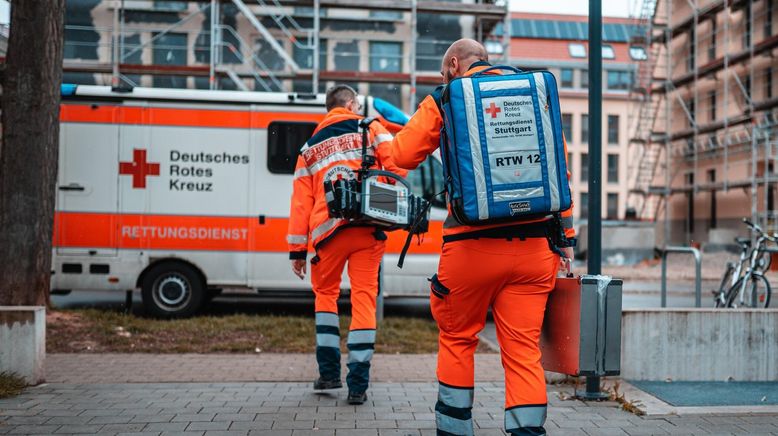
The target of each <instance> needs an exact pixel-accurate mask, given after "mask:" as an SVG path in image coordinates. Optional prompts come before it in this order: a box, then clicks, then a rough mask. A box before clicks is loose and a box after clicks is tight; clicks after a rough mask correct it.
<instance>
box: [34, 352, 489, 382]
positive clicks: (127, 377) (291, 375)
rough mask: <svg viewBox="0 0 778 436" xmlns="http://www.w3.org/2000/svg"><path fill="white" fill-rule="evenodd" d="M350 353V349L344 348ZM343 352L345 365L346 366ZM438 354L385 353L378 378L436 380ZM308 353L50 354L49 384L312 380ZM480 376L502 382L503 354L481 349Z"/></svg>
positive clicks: (375, 371) (374, 374)
mask: <svg viewBox="0 0 778 436" xmlns="http://www.w3.org/2000/svg"><path fill="white" fill-rule="evenodd" d="M344 354H345V353H344ZM345 358H346V356H345V355H344V356H343V359H344V360H343V362H344V363H343V368H344V369H345V368H346V365H345ZM435 362H436V355H435V354H402V355H401V354H380V355H378V357H376V358H375V359H373V366H372V368H371V370H370V373H371V378H372V380H373V381H384V382H398V381H402V382H414V381H419V382H421V381H425V382H426V381H435ZM316 368H317V367H316V358H315V356H314V354H313V353H308V354H277V353H259V354H49V355H48V356H47V357H46V380H47V381H48V382H49V383H142V382H222V381H223V382H250V381H310V380H313V379H314V378H316V376H317V375H318V372H317V369H316ZM476 368H477V371H476V373H477V375H476V380H477V381H502V380H503V371H502V365H501V364H500V355H499V354H496V353H493V354H486V353H483V354H482V353H479V354H476Z"/></svg>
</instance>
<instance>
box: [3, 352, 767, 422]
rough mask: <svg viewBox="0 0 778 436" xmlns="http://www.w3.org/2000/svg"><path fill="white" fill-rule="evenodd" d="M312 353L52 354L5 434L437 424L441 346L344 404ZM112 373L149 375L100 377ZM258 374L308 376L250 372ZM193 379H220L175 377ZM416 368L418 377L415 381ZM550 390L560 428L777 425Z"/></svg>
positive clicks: (497, 373)
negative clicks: (625, 406)
mask: <svg viewBox="0 0 778 436" xmlns="http://www.w3.org/2000/svg"><path fill="white" fill-rule="evenodd" d="M312 360H313V357H312V356H309V355H294V354H292V355H272V354H265V355H250V356H249V355H51V356H50V357H49V360H48V363H47V369H48V371H49V381H50V382H49V383H48V384H45V385H41V386H38V387H34V388H30V389H28V390H27V391H25V393H24V394H22V395H21V396H19V397H16V398H13V399H7V400H0V435H5V434H48V435H51V434H113V435H118V434H122V435H130V434H144V435H161V434H164V435H173V434H192V435H232V434H234V435H286V436H294V435H333V436H343V435H367V436H371V435H372V436H381V435H409V436H410V435H415V436H422V435H433V434H435V431H434V412H433V407H434V402H435V399H436V391H437V386H436V384H435V382H434V378H435V375H434V362H435V358H434V356H433V355H409V356H407V355H381V354H379V355H376V357H375V367H376V371H375V376H376V377H374V382H373V383H372V384H371V388H370V390H369V398H368V402H367V403H366V404H364V405H362V406H349V405H347V404H345V396H346V391H345V390H339V391H334V392H333V393H332V394H317V393H314V392H313V391H312V390H311V385H310V380H311V379H312V376H311V375H310V374H309V372H310V371H313V372H314V373H315V370H314V366H313V362H312ZM476 365H477V368H478V370H477V372H478V374H479V381H478V382H477V386H476V392H475V400H476V402H475V408H474V409H473V416H474V421H475V425H476V434H478V435H501V434H503V432H502V426H503V422H502V420H503V384H502V382H501V381H499V379H501V378H502V374H501V370H500V368H499V356H497V355H496V354H479V355H477V363H476ZM244 367H248V368H249V370H244V369H243V368H244ZM112 377H115V378H114V379H113V380H132V381H138V380H143V382H141V383H117V382H115V381H114V382H110V383H107V382H104V381H100V380H109V379H111V378H112ZM249 377H253V378H254V379H264V380H269V379H272V377H289V378H290V379H293V380H296V379H294V377H297V378H298V379H299V380H305V381H304V382H298V381H293V380H292V381H289V380H285V379H282V378H279V379H277V380H276V381H275V382H252V381H242V380H244V379H247V378H249ZM184 378H189V379H194V380H206V379H209V378H210V381H207V382H206V381H203V382H196V383H195V382H187V383H181V382H176V381H175V380H181V379H184ZM413 378H416V379H417V380H416V381H408V380H410V379H413ZM489 378H491V379H492V380H488V379H489ZM281 380H284V381H281ZM388 380H393V381H388ZM548 390H549V404H550V408H549V415H548V421H547V425H546V427H547V430H548V431H549V434H551V435H576V434H580V435H590V436H593V435H622V436H624V435H632V436H636V435H648V434H673V435H676V434H691V435H709V434H772V435H778V415H764V414H763V415H755V414H739V415H728V416H723V415H722V416H704V417H703V416H680V417H679V416H663V417H650V418H646V417H639V416H635V415H633V414H630V413H627V412H625V411H622V410H621V409H620V408H619V405H618V404H616V403H615V402H603V403H584V402H581V401H577V400H571V399H569V397H570V394H571V393H572V386H569V385H550V386H549V387H548Z"/></svg>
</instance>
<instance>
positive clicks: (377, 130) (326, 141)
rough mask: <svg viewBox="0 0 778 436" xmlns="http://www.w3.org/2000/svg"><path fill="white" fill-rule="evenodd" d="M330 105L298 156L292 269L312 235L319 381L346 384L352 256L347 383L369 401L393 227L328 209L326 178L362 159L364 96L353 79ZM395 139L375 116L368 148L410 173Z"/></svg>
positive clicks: (337, 89) (302, 259) (332, 94)
mask: <svg viewBox="0 0 778 436" xmlns="http://www.w3.org/2000/svg"><path fill="white" fill-rule="evenodd" d="M326 106H327V111H328V112H327V115H326V116H325V117H324V120H323V121H322V122H321V123H320V124H319V125H318V126H317V127H316V130H314V132H313V136H312V137H311V139H309V140H308V142H306V143H305V144H304V145H303V147H302V148H301V149H300V155H299V157H298V158H297V166H296V168H295V172H294V187H293V192H292V204H291V211H290V213H289V229H288V233H287V242H288V243H289V258H290V259H291V261H292V271H293V272H294V273H295V274H296V275H297V276H298V277H300V279H304V278H305V273H306V259H307V254H308V246H309V243H310V245H312V246H313V248H314V250H315V252H316V253H315V256H314V257H313V258H312V259H311V285H312V287H313V293H314V295H315V298H316V300H315V311H316V361H317V363H318V365H319V378H318V379H317V380H316V381H315V382H314V384H313V388H314V389H316V390H321V389H337V388H340V387H342V383H341V378H340V377H341V375H340V372H341V368H340V331H339V323H338V304H337V302H338V297H339V296H340V281H341V277H342V275H343V268H344V267H345V266H346V264H348V275H349V279H350V281H351V315H352V317H351V326H350V328H349V334H348V340H347V347H348V350H349V352H348V375H347V377H346V383H347V384H348V389H349V394H348V402H349V404H362V403H364V402H365V400H366V398H367V395H366V393H365V391H366V390H367V386H368V382H369V377H370V360H371V358H372V356H373V348H374V344H375V328H376V296H377V294H378V267H379V264H380V262H381V257H382V256H383V254H384V240H385V239H386V235H384V233H383V232H381V231H380V230H378V229H376V228H375V227H370V226H358V225H353V224H351V223H349V222H348V221H346V220H341V219H335V218H330V217H329V213H328V210H327V201H326V199H325V195H324V181H325V180H334V179H338V178H345V179H351V178H354V177H355V174H356V171H357V170H358V169H359V168H360V166H361V165H362V133H361V129H360V127H359V126H358V124H359V121H360V120H361V119H362V116H360V115H357V113H359V111H360V104H359V101H358V98H357V93H356V91H354V90H353V89H352V88H350V87H348V86H346V85H337V86H334V87H332V88H330V89H329V90H328V91H327V100H326ZM391 139H392V136H391V135H390V134H389V133H388V132H387V131H386V130H385V129H384V128H383V127H382V126H381V125H380V124H379V123H372V124H370V127H369V133H368V140H369V142H370V144H369V145H368V148H367V151H368V154H370V155H374V156H376V157H377V162H378V163H377V165H378V167H381V166H382V165H383V168H384V169H386V170H388V171H392V172H395V173H398V174H399V175H401V176H403V177H404V176H405V175H406V174H407V172H406V171H404V170H401V169H399V168H396V167H394V166H392V165H391V162H390V158H389V142H388V141H391Z"/></svg>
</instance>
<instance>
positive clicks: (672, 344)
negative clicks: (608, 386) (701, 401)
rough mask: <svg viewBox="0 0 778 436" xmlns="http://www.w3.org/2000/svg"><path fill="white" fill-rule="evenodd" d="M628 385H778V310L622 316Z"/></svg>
mask: <svg viewBox="0 0 778 436" xmlns="http://www.w3.org/2000/svg"><path fill="white" fill-rule="evenodd" d="M621 347H622V349H621V359H622V360H621V376H622V377H623V378H625V379H627V380H667V379H671V380H673V381H727V380H736V381H774V380H778V309H739V310H721V309H640V310H637V309H636V310H624V312H623V316H622V341H621Z"/></svg>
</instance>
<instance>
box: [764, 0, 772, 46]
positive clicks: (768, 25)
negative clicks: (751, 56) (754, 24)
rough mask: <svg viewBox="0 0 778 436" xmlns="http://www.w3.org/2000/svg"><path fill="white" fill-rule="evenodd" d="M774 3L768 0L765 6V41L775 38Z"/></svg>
mask: <svg viewBox="0 0 778 436" xmlns="http://www.w3.org/2000/svg"><path fill="white" fill-rule="evenodd" d="M773 1H774V0H767V3H766V4H765V9H766V11H765V18H764V37H765V39H767V38H769V37H771V36H773V10H774V7H773Z"/></svg>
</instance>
